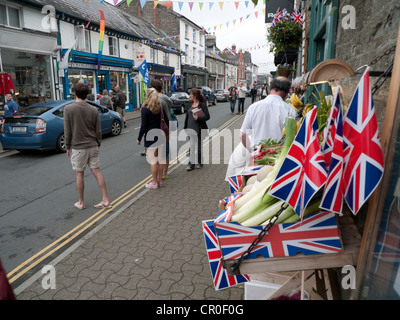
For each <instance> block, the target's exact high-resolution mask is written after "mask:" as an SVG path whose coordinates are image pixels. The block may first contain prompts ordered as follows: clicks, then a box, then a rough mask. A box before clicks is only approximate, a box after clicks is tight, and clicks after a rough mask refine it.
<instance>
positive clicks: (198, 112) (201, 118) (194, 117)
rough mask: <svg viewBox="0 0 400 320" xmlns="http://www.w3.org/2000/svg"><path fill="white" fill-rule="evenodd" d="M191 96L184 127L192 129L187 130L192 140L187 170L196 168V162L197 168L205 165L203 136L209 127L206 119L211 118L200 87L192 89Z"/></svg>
mask: <svg viewBox="0 0 400 320" xmlns="http://www.w3.org/2000/svg"><path fill="white" fill-rule="evenodd" d="M189 97H190V103H191V107H190V109H189V110H188V111H187V112H186V117H185V124H184V127H183V129H191V130H186V133H187V135H188V136H189V141H190V146H189V163H188V166H187V168H186V170H187V171H192V170H193V169H194V168H195V164H196V168H197V169H200V168H202V167H203V156H202V149H203V138H204V137H205V134H204V133H205V129H208V127H207V123H206V121H207V120H209V119H210V113H209V112H208V108H207V103H206V101H205V100H204V97H203V95H202V94H201V91H200V90H199V89H197V88H193V89H192V90H190V95H189ZM196 144H197V148H196ZM196 149H197V161H196Z"/></svg>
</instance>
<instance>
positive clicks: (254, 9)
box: [106, 0, 276, 73]
mask: <svg viewBox="0 0 400 320" xmlns="http://www.w3.org/2000/svg"><path fill="white" fill-rule="evenodd" d="M106 1H107V2H110V3H113V1H112V0H106ZM171 1H172V4H173V10H174V11H176V12H178V13H179V14H181V15H183V16H185V17H186V18H188V19H189V20H191V21H193V22H194V23H196V24H197V25H198V26H200V27H204V28H205V30H206V31H207V32H208V33H211V34H213V33H215V35H216V39H217V47H218V48H219V49H220V50H223V49H225V48H231V47H232V45H233V44H235V45H236V49H243V50H246V51H248V52H250V53H251V56H252V62H253V63H254V64H256V65H258V66H259V73H269V72H270V71H274V70H275V69H276V68H275V65H274V64H273V55H272V54H271V53H269V46H268V42H267V40H266V38H267V26H266V24H265V16H264V13H263V9H265V4H264V2H263V0H259V1H258V4H257V5H256V6H255V5H254V3H252V2H251V1H250V0H249V1H247V0H225V1H218V0H217V1H213V0H190V1H188V0H179V1H178V0H171ZM189 3H192V7H190V5H189ZM201 3H202V4H203V5H202V7H201V8H200V4H201ZM179 4H181V7H180V5H179Z"/></svg>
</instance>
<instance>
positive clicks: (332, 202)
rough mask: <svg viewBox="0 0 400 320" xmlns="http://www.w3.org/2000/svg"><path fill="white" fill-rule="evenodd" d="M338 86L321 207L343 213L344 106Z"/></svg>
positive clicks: (329, 128) (327, 140) (329, 126)
mask: <svg viewBox="0 0 400 320" xmlns="http://www.w3.org/2000/svg"><path fill="white" fill-rule="evenodd" d="M340 91H341V90H340V87H338V89H337V92H336V96H335V102H334V104H333V105H332V108H331V112H330V115H329V118H328V121H327V127H326V129H327V131H326V134H325V141H324V143H325V145H326V146H327V147H325V148H324V154H325V157H326V159H325V160H326V163H327V167H328V168H329V172H328V178H327V180H326V184H325V189H324V193H323V195H322V200H321V205H320V208H321V209H325V210H328V211H333V212H336V213H339V214H342V209H343V108H342V99H341V97H340Z"/></svg>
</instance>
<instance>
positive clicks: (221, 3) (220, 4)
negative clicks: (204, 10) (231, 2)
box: [219, 2, 224, 10]
mask: <svg viewBox="0 0 400 320" xmlns="http://www.w3.org/2000/svg"><path fill="white" fill-rule="evenodd" d="M223 6H224V3H223V2H219V7H220V8H221V10H222V7H223Z"/></svg>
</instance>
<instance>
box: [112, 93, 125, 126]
mask: <svg viewBox="0 0 400 320" xmlns="http://www.w3.org/2000/svg"><path fill="white" fill-rule="evenodd" d="M114 89H115V103H114V105H115V106H116V111H117V112H118V113H119V114H120V115H121V117H122V120H123V121H124V127H125V128H126V121H125V102H126V95H125V93H123V92H122V91H121V88H120V87H119V86H115V88H114Z"/></svg>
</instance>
